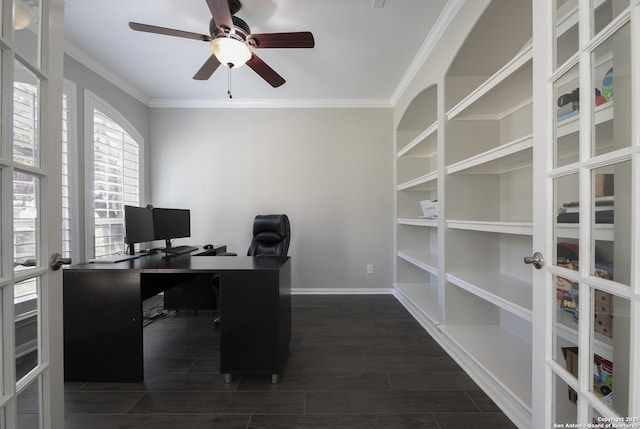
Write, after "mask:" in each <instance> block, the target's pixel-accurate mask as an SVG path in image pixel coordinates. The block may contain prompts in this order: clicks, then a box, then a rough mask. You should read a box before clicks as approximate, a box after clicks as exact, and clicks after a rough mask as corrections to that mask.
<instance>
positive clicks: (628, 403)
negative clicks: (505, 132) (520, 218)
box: [533, 0, 640, 428]
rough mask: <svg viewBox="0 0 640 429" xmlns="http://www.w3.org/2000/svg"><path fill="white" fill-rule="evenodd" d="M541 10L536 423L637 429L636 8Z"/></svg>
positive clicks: (587, 4) (559, 4)
mask: <svg viewBox="0 0 640 429" xmlns="http://www.w3.org/2000/svg"><path fill="white" fill-rule="evenodd" d="M536 3H537V4H536ZM533 4H534V22H536V23H539V24H540V26H539V27H538V28H535V27H536V26H534V45H535V46H536V52H535V53H534V57H535V58H536V60H537V64H536V69H537V70H536V73H534V88H535V89H536V91H534V93H535V94H536V95H535V97H537V99H536V100H534V104H535V105H536V106H537V108H536V113H535V115H536V117H535V118H534V123H535V124H536V126H534V128H535V129H536V133H537V134H536V136H535V145H536V146H535V147H536V149H535V150H536V151H537V154H536V155H534V156H535V157H536V158H535V160H534V165H535V166H534V169H535V172H534V175H535V183H536V185H538V189H537V197H538V199H537V201H539V202H540V204H539V205H538V206H537V207H536V208H535V210H536V213H535V216H534V217H535V219H536V221H535V225H534V247H535V248H536V249H538V250H540V251H541V252H543V253H544V255H545V257H546V259H547V261H546V263H545V266H544V267H543V268H542V269H541V270H537V272H536V273H535V274H534V283H535V285H536V287H535V288H534V289H535V290H534V314H535V316H534V318H535V320H534V331H535V334H534V336H535V338H534V366H535V367H534V371H533V373H534V395H533V397H534V404H533V426H534V427H536V428H543V427H544V428H548V427H554V424H555V425H561V426H562V427H566V426H564V425H566V424H567V423H579V424H581V426H580V427H600V426H601V427H625V428H640V383H639V382H638V380H640V339H638V335H639V334H640V281H639V280H640V270H638V266H639V262H640V239H639V238H638V235H640V229H639V226H640V138H639V136H640V134H639V130H640V121H638V118H639V113H640V108H639V107H640V106H639V104H638V103H639V99H640V97H639V94H640V89H639V86H640V73H639V70H640V67H639V65H640V22H639V20H640V2H638V1H637V0H547V1H545V2H537V1H536V0H534V2H533ZM538 59H539V61H538ZM590 424H591V425H597V426H587V425H590ZM561 426H555V427H561Z"/></svg>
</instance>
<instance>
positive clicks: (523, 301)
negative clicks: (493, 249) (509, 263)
mask: <svg viewBox="0 0 640 429" xmlns="http://www.w3.org/2000/svg"><path fill="white" fill-rule="evenodd" d="M447 280H448V281H449V282H451V283H452V284H454V285H456V286H458V287H460V288H462V289H464V290H466V291H467V292H469V293H471V294H473V295H475V296H477V297H479V298H482V299H484V300H485V301H488V302H490V303H492V304H494V305H496V306H498V307H500V308H503V309H505V310H507V311H509V312H510V313H513V314H515V315H516V316H518V317H520V318H522V319H525V320H526V321H528V322H531V320H532V316H531V311H532V305H533V304H532V284H531V282H530V281H529V282H527V281H523V280H521V279H518V278H515V277H512V276H509V275H506V274H501V273H473V272H468V273H447Z"/></svg>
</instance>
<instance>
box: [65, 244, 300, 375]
mask: <svg viewBox="0 0 640 429" xmlns="http://www.w3.org/2000/svg"><path fill="white" fill-rule="evenodd" d="M196 253H198V252H194V253H193V254H186V255H180V256H173V257H164V255H163V254H156V255H149V256H144V257H141V258H139V259H134V260H130V261H124V262H118V263H114V264H97V263H86V264H78V265H72V266H70V267H66V268H65V269H64V274H63V278H64V283H63V289H64V364H65V365H64V366H65V381H96V382H98V381H99V382H141V381H142V380H143V379H144V367H143V352H142V350H143V344H142V301H143V300H144V299H146V298H147V297H150V296H153V295H155V294H157V293H159V292H161V291H163V290H166V289H169V288H170V287H173V286H176V285H183V284H184V283H185V280H186V279H192V278H193V276H203V277H204V278H207V277H209V278H211V277H213V276H214V275H219V276H220V301H221V302H220V319H221V323H220V372H221V373H222V374H225V376H226V377H225V378H226V380H227V381H230V380H231V378H232V375H233V374H238V373H261V374H271V375H272V381H273V382H274V383H277V382H278V380H279V376H280V374H281V373H282V370H283V368H284V364H285V360H286V357H287V354H288V350H289V340H290V338H291V261H290V259H289V258H287V259H281V258H277V257H268V256H267V257H265V256H262V257H255V258H254V257H249V256H224V257H212V256H195V254H196ZM212 292H213V291H212ZM211 329H214V326H213V323H212V324H211Z"/></svg>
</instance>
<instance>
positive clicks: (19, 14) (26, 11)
mask: <svg viewBox="0 0 640 429" xmlns="http://www.w3.org/2000/svg"><path fill="white" fill-rule="evenodd" d="M37 20H38V15H37V14H36V12H35V11H34V10H33V8H31V6H29V5H28V4H27V3H26V2H25V1H24V0H14V2H13V28H14V29H15V30H24V29H25V28H27V27H29V26H30V25H31V24H33V23H34V22H36V21H37Z"/></svg>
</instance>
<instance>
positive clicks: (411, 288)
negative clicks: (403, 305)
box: [395, 283, 439, 324]
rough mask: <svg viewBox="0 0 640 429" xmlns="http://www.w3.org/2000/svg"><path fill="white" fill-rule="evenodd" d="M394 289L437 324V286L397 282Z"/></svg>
mask: <svg viewBox="0 0 640 429" xmlns="http://www.w3.org/2000/svg"><path fill="white" fill-rule="evenodd" d="M395 287H396V289H398V291H400V293H402V295H403V296H404V297H405V298H406V299H408V300H409V301H410V302H411V303H412V304H413V305H414V306H415V307H417V308H418V309H420V311H421V312H422V313H424V315H425V316H427V318H429V320H430V321H431V322H433V323H435V324H438V323H439V322H438V319H439V318H438V286H437V285H436V284H427V283H397V284H395Z"/></svg>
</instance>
